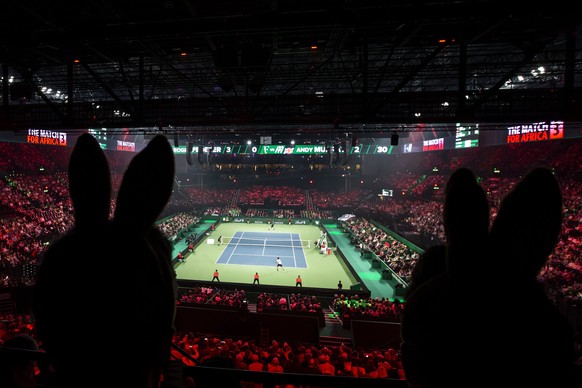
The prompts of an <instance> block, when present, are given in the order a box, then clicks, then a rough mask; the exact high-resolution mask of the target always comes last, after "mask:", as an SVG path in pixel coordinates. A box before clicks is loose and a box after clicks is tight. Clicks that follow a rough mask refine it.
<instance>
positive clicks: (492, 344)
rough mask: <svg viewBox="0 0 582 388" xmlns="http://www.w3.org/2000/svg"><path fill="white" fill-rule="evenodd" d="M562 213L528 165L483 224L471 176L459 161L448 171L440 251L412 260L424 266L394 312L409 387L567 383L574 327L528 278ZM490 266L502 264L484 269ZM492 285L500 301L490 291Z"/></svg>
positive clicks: (553, 184)
mask: <svg viewBox="0 0 582 388" xmlns="http://www.w3.org/2000/svg"><path fill="white" fill-rule="evenodd" d="M540 203H543V206H538V205H539V204H540ZM561 211H562V210H561V193H560V189H559V185H558V183H557V181H556V179H555V177H554V176H553V174H552V173H551V171H550V170H548V169H545V168H537V169H534V170H532V171H530V172H529V173H528V174H527V175H526V176H525V177H524V178H523V179H522V180H521V181H519V182H518V183H517V184H516V185H515V186H514V187H513V189H512V190H511V191H510V192H509V193H508V194H507V195H506V197H505V198H503V200H502V202H501V205H500V208H499V211H498V214H497V217H496V218H495V220H494V222H493V224H492V226H491V230H490V231H489V207H488V203H487V197H486V195H485V192H484V191H483V189H482V188H481V187H480V186H479V184H478V183H477V180H476V177H475V176H474V174H473V173H472V172H471V171H470V170H468V169H465V168H461V169H458V170H456V171H454V172H453V174H452V175H451V177H450V178H449V181H448V182H447V186H446V189H445V205H444V209H443V223H444V227H445V236H446V242H445V246H444V249H443V247H437V248H434V249H432V250H431V251H430V252H428V251H427V252H428V253H427V252H425V253H427V254H426V255H424V257H423V256H421V259H422V260H420V261H419V264H418V265H423V266H426V267H423V268H419V269H418V271H417V273H416V275H415V277H414V278H413V280H414V283H413V284H414V287H413V289H412V290H411V292H410V293H409V294H408V295H407V299H406V305H405V308H404V311H403V314H402V321H401V339H402V342H401V351H402V362H403V367H404V371H405V375H406V378H407V382H408V385H409V386H410V387H415V388H428V387H443V386H447V387H466V386H483V387H485V386H496V385H498V384H499V383H500V381H499V378H502V380H503V381H502V384H503V385H504V386H516V387H517V386H519V387H522V386H523V387H548V386H552V387H574V378H575V377H574V376H575V369H574V368H575V360H576V352H575V337H574V330H573V328H572V327H571V326H570V325H569V323H568V321H567V320H566V318H565V317H564V316H563V315H561V314H560V313H559V311H558V310H557V309H556V307H555V306H553V304H552V303H551V302H550V300H549V299H548V297H547V295H546V294H545V293H544V292H543V288H542V287H541V286H540V284H539V283H538V282H537V280H536V275H537V273H538V271H539V270H540V269H541V267H542V265H543V264H544V263H545V261H546V259H547V257H548V255H549V254H550V253H551V251H552V250H553V248H554V247H555V244H556V243H557V238H558V235H559V233H560V229H561ZM429 260H430V261H431V262H432V263H431V264H430V266H428V265H427V264H428V263H429ZM443 263H444V265H443ZM495 266H499V267H500V268H501V270H500V271H496V272H492V268H494V267H495ZM499 289H502V290H503V295H504V296H503V301H502V302H501V303H500V302H499V301H496V300H495V299H494V298H493V297H492V296H491V292H492V290H499ZM495 292H498V291H495ZM492 354H495V357H494V358H495V363H494V370H495V373H491V371H492V369H491V368H492V365H491V355H492Z"/></svg>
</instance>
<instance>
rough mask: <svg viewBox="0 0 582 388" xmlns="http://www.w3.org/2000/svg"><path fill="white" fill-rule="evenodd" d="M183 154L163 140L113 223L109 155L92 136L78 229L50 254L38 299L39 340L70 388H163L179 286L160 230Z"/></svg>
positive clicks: (127, 183) (77, 205)
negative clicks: (176, 164)
mask: <svg viewBox="0 0 582 388" xmlns="http://www.w3.org/2000/svg"><path fill="white" fill-rule="evenodd" d="M173 178H174V155H173V153H172V148H171V146H170V144H169V143H168V141H167V139H166V138H165V137H163V136H161V135H158V136H156V137H154V138H153V139H152V140H151V141H150V142H149V143H148V145H147V146H146V148H145V149H144V150H142V151H141V152H140V153H139V154H137V155H136V156H135V157H134V158H133V160H132V161H131V163H130V165H129V166H128V168H127V170H126V172H125V174H124V177H123V181H122V183H121V186H120V188H119V192H118V195H117V201H116V207H115V213H114V216H113V219H110V217H109V215H110V208H111V196H112V189H111V176H110V171H109V166H108V162H107V159H106V157H105V154H104V153H103V152H102V150H101V149H100V147H99V144H98V142H97V141H96V140H95V139H94V138H93V137H92V136H91V135H89V134H82V135H81V136H80V137H79V138H78V141H77V143H76V145H75V148H74V150H73V152H72V154H71V158H70V161H69V186H70V187H69V189H70V194H71V199H72V202H73V206H74V210H75V226H74V227H73V229H71V230H70V231H69V232H68V233H67V234H66V235H65V236H64V237H62V238H61V239H60V240H58V241H56V242H54V243H53V244H52V245H51V246H50V247H49V249H48V250H47V251H46V253H45V255H44V257H43V261H42V264H41V267H40V270H39V274H38V279H37V281H36V285H35V290H34V315H35V319H36V328H37V335H38V338H39V340H40V343H41V346H42V347H43V348H44V349H46V351H47V353H48V355H49V357H50V360H51V363H52V364H53V366H54V368H55V371H56V378H57V384H58V385H59V386H60V387H63V388H65V387H158V386H159V385H160V384H159V382H160V379H161V376H162V371H163V369H164V367H166V366H167V364H168V362H169V360H170V346H171V340H172V335H173V332H174V327H173V322H174V315H175V301H176V291H177V288H176V281H175V273H174V270H173V268H172V265H171V247H170V244H169V242H168V241H167V239H166V238H165V237H164V236H163V235H162V234H161V233H160V231H159V230H158V229H157V228H156V227H155V226H154V222H155V221H156V219H157V218H158V217H159V215H160V213H161V212H162V210H163V209H164V207H165V206H166V204H167V202H168V200H169V198H170V195H171V193H172V185H173Z"/></svg>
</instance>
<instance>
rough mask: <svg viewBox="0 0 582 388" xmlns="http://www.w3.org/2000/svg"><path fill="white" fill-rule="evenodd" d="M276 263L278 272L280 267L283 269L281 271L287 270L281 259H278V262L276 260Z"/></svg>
mask: <svg viewBox="0 0 582 388" xmlns="http://www.w3.org/2000/svg"><path fill="white" fill-rule="evenodd" d="M275 262H276V263H277V271H279V267H281V269H282V270H283V271H285V268H283V262H282V261H281V258H280V257H277V260H275Z"/></svg>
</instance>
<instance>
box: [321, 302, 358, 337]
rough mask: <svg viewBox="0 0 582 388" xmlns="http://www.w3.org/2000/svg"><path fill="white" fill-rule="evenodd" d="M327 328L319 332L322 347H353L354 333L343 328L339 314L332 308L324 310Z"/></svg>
mask: <svg viewBox="0 0 582 388" xmlns="http://www.w3.org/2000/svg"><path fill="white" fill-rule="evenodd" d="M323 315H324V317H325V327H323V328H321V330H320V331H319V344H320V345H321V346H339V345H341V344H345V345H348V346H351V344H352V333H351V332H350V331H349V330H346V329H344V328H343V326H342V322H341V321H340V319H339V318H338V317H337V314H336V313H335V312H334V311H333V310H331V309H330V308H324V309H323Z"/></svg>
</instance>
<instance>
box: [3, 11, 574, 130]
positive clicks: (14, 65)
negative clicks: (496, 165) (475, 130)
mask: <svg viewBox="0 0 582 388" xmlns="http://www.w3.org/2000/svg"><path fill="white" fill-rule="evenodd" d="M574 3H575V2H573V1H570V2H566V1H553V2H546V3H542V4H534V3H531V2H530V3H522V2H519V3H517V2H511V1H493V0H476V1H465V0H459V1H444V0H443V1H438V0H435V1H418V0H412V1H403V0H401V1H388V0H373V1H354V0H352V1H350V0H344V1H340V0H331V1H314V0H310V1H303V0H293V1H282V0H270V1H260V0H250V1H247V0H229V1H220V0H212V1H208V0H204V1H199V0H140V1H134V0H131V1H119V0H116V1H113V0H78V1H46V0H44V1H36V0H8V1H5V2H3V3H2V8H3V10H2V12H1V16H0V29H1V33H0V63H1V65H2V84H1V85H0V86H1V88H2V93H1V95H0V97H1V99H2V106H1V108H0V109H1V110H0V119H1V121H0V124H1V129H2V130H22V129H26V128H31V127H35V128H61V129H83V128H97V127H108V128H142V127H151V128H173V130H174V131H178V132H180V131H182V132H184V134H187V133H189V132H207V133H210V132H213V131H216V132H220V131H223V130H225V128H228V130H229V131H233V130H235V129H236V131H249V132H256V133H257V134H258V133H261V134H263V133H269V134H271V133H277V132H285V131H293V132H297V131H302V130H306V131H307V130H309V128H311V127H317V128H319V129H323V130H324V131H325V130H329V131H330V132H332V131H336V130H337V131H340V130H346V131H351V130H356V129H362V128H366V126H367V128H376V127H390V126H392V129H395V128H396V129H397V128H398V127H399V126H401V125H403V124H413V125H414V124H416V123H452V122H462V121H472V122H480V123H487V122H523V121H530V122H531V121H535V120H569V121H572V122H577V121H582V117H581V116H582V114H581V112H582V103H581V99H582V93H581V91H582V88H581V86H582V39H581V38H580V36H581V34H580V31H581V27H582V23H580V22H581V19H582V13H580V12H577V11H576V10H575V9H574ZM577 36H578V38H577Z"/></svg>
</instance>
